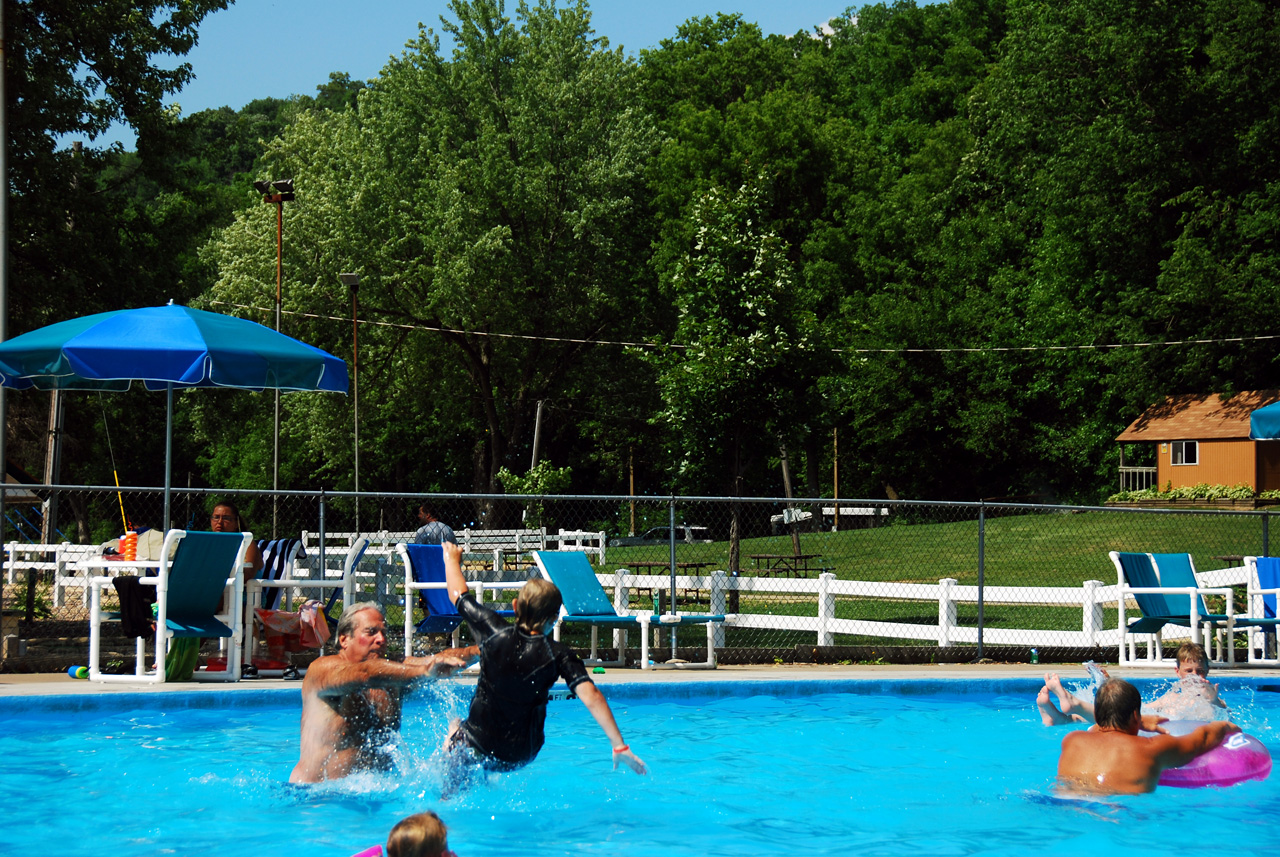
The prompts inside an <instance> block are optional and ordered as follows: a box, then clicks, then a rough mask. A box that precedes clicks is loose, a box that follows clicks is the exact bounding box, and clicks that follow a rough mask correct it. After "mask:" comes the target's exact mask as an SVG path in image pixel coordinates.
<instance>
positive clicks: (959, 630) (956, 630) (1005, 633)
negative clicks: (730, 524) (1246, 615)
mask: <svg viewBox="0 0 1280 857" xmlns="http://www.w3.org/2000/svg"><path fill="white" fill-rule="evenodd" d="M597 578H598V579H599V581H600V583H601V585H602V586H604V587H605V588H606V589H611V590H613V593H614V606H615V607H616V608H617V609H618V611H619V612H630V613H631V614H633V615H636V614H638V613H639V612H641V611H639V610H631V609H629V596H630V592H631V590H633V589H645V590H661V591H663V592H665V593H667V595H666V597H667V598H670V591H671V583H672V581H671V577H670V576H669V575H665V574H661V575H659V574H632V573H631V572H629V571H628V570H626V569H619V570H618V571H616V572H612V573H604V574H598V575H597ZM675 588H676V591H677V596H678V595H679V592H680V591H682V590H704V591H707V592H708V593H709V596H710V601H709V605H710V609H709V612H711V613H717V614H718V613H725V612H727V610H726V608H727V606H728V604H729V603H730V593H732V592H737V594H738V602H739V603H738V608H737V610H736V611H735V616H734V618H733V620H732V621H731V622H729V623H727V624H728V625H729V626H730V627H733V628H756V629H760V630H770V631H801V632H811V633H813V634H814V643H815V644H816V645H819V646H830V645H832V644H833V642H834V640H835V635H836V634H851V635H857V636H862V637H880V638H884V639H897V640H929V641H934V642H936V643H937V645H938V646H940V647H946V646H954V645H963V644H976V643H977V642H978V628H977V627H976V626H975V625H961V624H959V623H958V621H957V613H958V607H959V605H961V604H976V603H977V601H978V587H977V586H961V585H960V584H959V583H958V582H957V581H956V580H955V579H953V578H943V579H941V580H939V581H938V582H937V583H889V582H885V581H864V580H838V579H837V578H836V576H835V575H834V574H830V573H825V574H821V575H819V576H818V577H817V578H816V579H812V578H777V577H737V578H734V577H730V576H729V575H728V574H726V573H725V572H723V571H714V572H711V573H708V574H702V575H677V576H676V578H675ZM755 594H761V595H763V594H767V595H768V596H770V600H771V602H772V604H773V608H772V611H771V612H760V613H754V612H752V610H751V606H750V601H751V599H752V596H753V595H755ZM779 595H791V596H798V597H799V599H798V600H802V601H809V602H812V601H816V602H817V606H818V610H817V616H811V615H787V614H783V613H779V612H777V609H776V607H777V603H778V602H777V596H779ZM1118 596H1119V587H1117V586H1116V585H1115V584H1105V583H1103V582H1102V581H1100V580H1087V581H1085V582H1084V584H1083V585H1081V586H1078V587H1045V586H986V587H984V588H983V602H984V603H985V604H1022V605H1043V606H1047V607H1063V606H1066V607H1070V606H1076V607H1079V608H1080V630H1078V631H1077V630H1050V629H1044V628H993V627H990V626H987V627H985V628H983V631H982V639H983V642H984V644H987V645H1006V646H1028V647H1032V646H1071V647H1085V648H1092V647H1103V646H1116V645H1119V643H1120V632H1119V629H1118V628H1115V627H1105V626H1104V624H1103V608H1104V606H1106V605H1108V604H1110V605H1115V604H1116V600H1117V598H1118ZM841 597H844V598H863V599H877V600H884V601H918V602H927V603H929V604H930V605H931V608H930V614H931V615H932V613H933V610H935V609H936V611H937V612H936V615H937V619H936V621H934V622H932V623H924V622H920V623H915V622H885V621H879V620H872V619H841V618H838V617H837V616H836V599H837V598H841ZM668 603H670V602H668ZM676 606H677V608H678V609H679V608H680V604H679V598H677V604H676ZM1130 606H1132V605H1130ZM679 612H683V613H688V612H699V613H701V612H704V611H702V610H696V611H695V610H688V609H679ZM1188 633H1189V632H1188V631H1187V629H1186V628H1179V627H1177V626H1167V627H1166V629H1165V636H1166V637H1168V638H1170V639H1174V638H1177V637H1178V636H1179V635H1184V636H1185V635H1187V634H1188ZM716 645H717V646H723V645H724V630H723V628H720V629H717V634H716Z"/></svg>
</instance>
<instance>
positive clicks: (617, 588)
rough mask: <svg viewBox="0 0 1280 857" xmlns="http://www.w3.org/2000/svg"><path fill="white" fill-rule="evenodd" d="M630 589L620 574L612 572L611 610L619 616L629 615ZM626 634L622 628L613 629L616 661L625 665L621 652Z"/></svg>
mask: <svg viewBox="0 0 1280 857" xmlns="http://www.w3.org/2000/svg"><path fill="white" fill-rule="evenodd" d="M630 600H631V589H630V587H628V586H626V585H625V584H624V583H623V578H622V572H621V571H618V570H616V569H615V570H614V572H613V609H614V610H616V611H618V615H619V616H626V615H628V614H630V613H631V610H630V604H628V602H629V601H630ZM626 636H627V632H626V631H624V630H622V628H614V629H613V647H614V648H615V649H617V650H618V660H620V661H622V662H623V663H626V661H627V653H626V652H624V651H623V648H624V647H623V643H622V641H623V639H624V638H626Z"/></svg>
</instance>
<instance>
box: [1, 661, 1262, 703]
mask: <svg viewBox="0 0 1280 857" xmlns="http://www.w3.org/2000/svg"><path fill="white" fill-rule="evenodd" d="M1104 666H1106V665H1104ZM1106 669H1107V672H1108V673H1109V674H1110V675H1112V676H1115V677H1117V678H1170V679H1171V678H1173V668H1172V667H1154V668H1153V667H1116V666H1106ZM1046 672H1056V673H1058V674H1059V675H1061V676H1063V677H1064V678H1074V679H1079V678H1084V677H1085V670H1084V668H1083V667H1082V666H1081V665H1080V664H1038V665H1037V664H911V665H902V664H851V665H832V666H826V665H804V664H798V665H797V664H787V665H779V666H772V665H758V666H721V667H719V668H718V669H714V670H670V669H667V670H639V669H634V668H627V669H624V668H621V667H609V668H607V669H606V671H605V672H604V673H603V674H600V673H594V674H592V676H591V678H592V680H593V681H595V682H596V683H597V684H600V685H609V684H618V683H627V682H685V681H824V680H826V681H829V680H832V679H840V680H850V679H854V680H859V679H864V680H872V681H875V680H885V679H958V680H963V679H1010V678H1027V679H1033V680H1034V679H1038V678H1041V677H1043V676H1044V674H1045V673H1046ZM1227 678H1247V679H1256V678H1264V679H1277V680H1280V668H1273V667H1249V666H1240V667H1237V668H1235V669H1226V668H1219V669H1215V670H1214V671H1213V672H1212V673H1211V676H1210V679H1211V680H1213V681H1221V680H1222V679H1227ZM452 680H455V681H461V682H474V681H475V677H474V676H466V675H464V676H460V677H458V678H456V679H452ZM301 684H302V683H301V682H299V681H284V680H283V679H274V678H259V679H250V680H244V681H239V682H228V683H223V682H174V683H166V684H159V685H156V684H135V683H132V682H128V683H112V684H102V683H99V682H91V681H86V680H82V679H73V678H71V677H70V676H68V675H66V674H65V673H57V674H44V673H41V674H35V675H8V674H0V696H47V695H53V694H77V693H92V694H99V693H107V694H109V693H169V692H174V691H184V692H191V691H196V692H233V693H234V692H236V691H242V690H262V689H264V688H283V687H294V688H300V687H301Z"/></svg>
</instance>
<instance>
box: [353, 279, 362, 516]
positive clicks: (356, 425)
mask: <svg viewBox="0 0 1280 857" xmlns="http://www.w3.org/2000/svg"><path fill="white" fill-rule="evenodd" d="M359 288H360V284H359V283H352V284H351V370H352V383H351V406H352V420H351V421H352V423H353V431H354V435H355V438H354V441H353V450H352V451H353V452H354V454H355V483H356V532H357V533H358V532H360V303H359V300H360V299H359V297H357V294H356V292H357V290H358V289H359Z"/></svg>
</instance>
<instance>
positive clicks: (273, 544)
mask: <svg viewBox="0 0 1280 857" xmlns="http://www.w3.org/2000/svg"><path fill="white" fill-rule="evenodd" d="M258 550H259V551H261V552H262V570H261V571H259V572H258V577H257V579H258V580H288V579H292V578H293V577H294V568H295V566H296V565H297V562H298V558H299V557H303V556H306V554H305V553H303V551H302V539H300V538H285V539H258ZM250 587H251V582H247V583H246V584H245V588H246V590H248V589H250ZM282 591H283V588H282V587H276V586H273V587H269V588H264V589H262V599H261V600H262V603H261V604H256V603H255V604H254V605H253V606H255V607H263V608H265V609H267V610H275V609H276V608H277V606H278V605H279V603H280V593H281V592H282Z"/></svg>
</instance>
